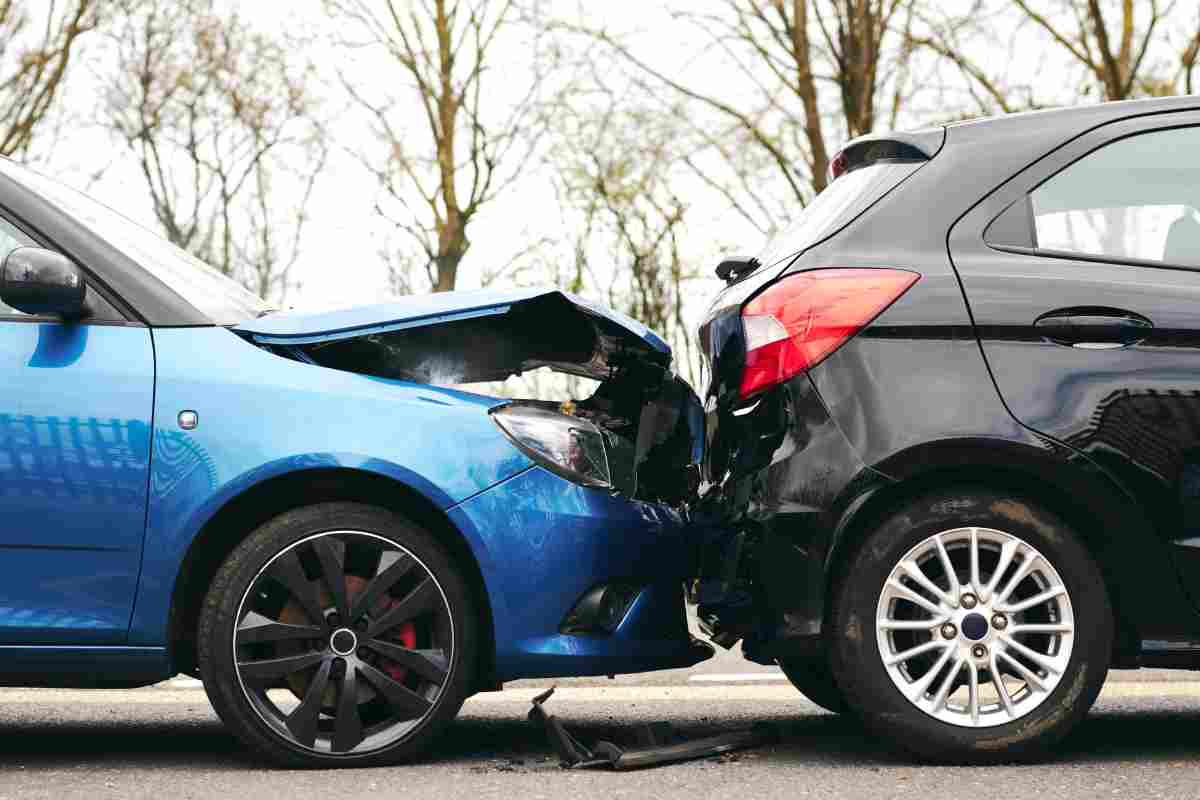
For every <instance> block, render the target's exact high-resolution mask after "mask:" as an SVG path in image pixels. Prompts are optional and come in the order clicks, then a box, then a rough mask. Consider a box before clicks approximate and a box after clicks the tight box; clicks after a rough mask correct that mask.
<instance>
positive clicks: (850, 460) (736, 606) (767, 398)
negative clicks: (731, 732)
mask: <svg viewBox="0 0 1200 800" xmlns="http://www.w3.org/2000/svg"><path fill="white" fill-rule="evenodd" d="M713 422H715V423H717V424H715V425H713V426H712V427H713V429H714V430H715V431H716V432H717V436H718V437H719V441H716V442H714V444H715V445H716V446H718V447H725V446H727V447H728V452H729V462H728V463H729V470H728V471H727V472H726V474H725V478H724V480H723V481H722V482H721V483H720V484H719V486H718V487H717V489H716V491H714V492H713V494H712V495H710V497H709V498H708V499H709V501H710V502H711V503H712V505H711V507H713V508H720V509H721V513H722V516H723V520H724V522H725V525H726V530H727V531H728V536H731V537H736V536H741V539H742V541H743V542H744V543H745V546H742V547H730V546H729V544H728V542H727V541H725V542H720V541H718V542H717V543H714V545H713V548H714V552H710V553H709V554H707V557H706V558H705V559H703V562H704V563H705V564H706V565H708V567H709V573H708V575H706V576H702V578H707V579H708V583H709V590H708V591H707V593H706V596H702V597H701V598H700V599H701V608H700V613H701V618H702V620H703V619H704V618H705V617H706V616H707V617H709V618H710V620H711V621H712V622H713V623H714V627H721V626H722V625H724V626H725V627H727V628H728V627H740V630H739V631H738V632H740V633H741V634H742V637H743V640H744V645H743V649H744V651H745V652H746V654H747V656H749V657H750V658H753V659H755V660H763V661H770V660H773V659H774V658H777V657H779V656H781V655H787V654H788V653H789V652H792V651H803V650H806V649H808V648H810V647H812V646H813V645H815V644H817V640H818V639H819V637H820V635H821V633H822V630H823V622H824V619H825V611H826V597H825V595H826V588H827V586H828V585H829V581H828V571H829V569H830V568H831V566H832V555H833V547H834V544H835V542H837V541H838V539H839V537H840V533H841V530H840V528H841V526H842V525H843V524H844V520H845V519H847V518H848V512H849V511H852V510H853V508H854V507H855V506H857V505H858V504H860V503H861V502H862V500H863V499H864V498H866V497H867V496H868V495H869V494H870V493H871V492H872V491H873V490H875V489H877V488H878V487H880V486H882V485H885V484H887V483H888V480H887V479H886V478H884V477H883V476H882V475H880V474H879V473H877V472H876V471H874V470H872V469H870V468H869V467H867V466H866V465H865V464H864V463H863V462H862V460H861V458H860V457H859V456H858V454H857V453H856V452H855V450H854V448H853V447H852V446H851V445H850V443H849V442H848V441H847V439H846V437H845V436H844V435H843V433H842V431H841V429H840V428H839V427H838V425H837V424H836V423H835V422H834V420H833V419H832V418H831V416H830V414H829V412H828V410H827V409H826V407H825V404H824V403H823V402H822V400H821V397H820V395H819V394H818V393H817V391H816V389H815V388H814V386H813V383H812V381H811V380H810V378H809V377H808V376H807V375H801V376H798V377H796V378H793V379H792V380H790V381H788V382H787V383H785V384H783V385H781V386H779V387H777V388H776V389H773V390H771V391H770V392H767V393H766V394H765V395H763V396H762V397H761V398H760V399H759V400H758V401H757V402H756V403H755V404H754V405H752V406H750V407H749V408H743V409H739V410H738V411H737V412H736V413H735V412H732V411H729V412H724V413H722V414H721V419H719V420H714V421H713ZM717 550H719V551H720V552H715V551H717ZM731 552H732V553H735V554H736V555H735V556H734V557H737V558H738V560H739V564H738V566H737V572H738V575H737V577H738V578H740V579H741V580H740V583H738V582H737V581H720V580H718V578H719V576H718V575H717V574H716V573H717V572H719V570H722V569H724V570H729V569H731V566H730V564H729V563H728V559H729V558H730V557H731V556H730V553H731ZM714 584H719V588H716V589H714V588H713V585H714ZM739 589H740V597H739V596H737V595H738V594H739ZM748 606H749V607H748ZM723 617H724V618H723ZM739 617H741V618H742V619H739ZM743 620H744V621H743ZM751 620H752V621H751Z"/></svg>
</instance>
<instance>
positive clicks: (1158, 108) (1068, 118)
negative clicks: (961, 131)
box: [947, 94, 1200, 128]
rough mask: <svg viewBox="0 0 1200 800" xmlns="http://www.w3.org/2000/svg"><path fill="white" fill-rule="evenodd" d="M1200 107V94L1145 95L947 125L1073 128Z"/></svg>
mask: <svg viewBox="0 0 1200 800" xmlns="http://www.w3.org/2000/svg"><path fill="white" fill-rule="evenodd" d="M1191 109H1200V95H1194V94H1189V95H1176V96H1172V97H1148V98H1143V99H1139V100H1113V101H1108V102H1104V103H1091V104H1088V105H1078V106H1063V107H1059V108H1044V109H1038V110H1035V111H1019V112H1015V113H1012V114H999V115H997V116H993V117H977V118H974V119H965V120H960V121H956V122H951V123H948V124H947V127H952V128H965V127H980V128H990V127H1004V126H1010V125H1011V126H1050V127H1074V126H1076V125H1077V124H1078V123H1080V122H1086V123H1088V124H1089V127H1090V125H1103V124H1104V123H1106V122H1112V121H1115V120H1118V119H1125V118H1127V117H1136V116H1141V115H1143V114H1160V113H1163V112H1168V111H1188V110H1191Z"/></svg>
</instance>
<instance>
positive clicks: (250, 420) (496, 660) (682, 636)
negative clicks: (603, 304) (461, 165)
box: [0, 160, 712, 766]
mask: <svg viewBox="0 0 1200 800" xmlns="http://www.w3.org/2000/svg"><path fill="white" fill-rule="evenodd" d="M0 259H2V264H3V266H2V268H0V381H2V382H3V386H4V389H3V392H2V393H0V683H3V684H4V685H12V686H56V687H64V686H86V687H133V686H140V685H146V684H151V683H154V682H157V681H161V680H163V679H164V678H168V677H170V676H172V675H175V674H177V673H180V672H183V673H188V674H192V675H198V676H199V677H200V678H201V679H202V680H203V681H204V685H205V688H206V690H207V692H208V695H209V697H210V699H211V701H212V703H213V706H214V707H215V708H216V710H217V712H218V713H219V715H220V716H221V718H222V719H223V720H224V722H225V723H226V724H227V725H228V727H229V728H230V729H231V730H232V731H233V732H234V733H235V734H236V735H237V736H239V737H240V738H241V739H242V740H243V741H244V742H245V743H246V744H247V745H249V746H250V747H251V748H253V749H254V750H256V751H257V752H259V753H260V754H262V755H263V756H266V757H268V758H270V759H272V760H274V761H277V762H280V763H283V764H288V765H297V766H337V765H348V764H356V765H357V764H379V763H392V762H396V761H400V760H404V759H407V758H411V757H413V756H415V755H417V754H419V753H421V752H422V750H423V748H425V747H426V746H427V745H428V743H429V742H430V740H431V739H432V737H434V736H435V735H436V734H437V733H438V731H439V730H440V729H442V728H444V727H445V726H446V725H447V724H448V723H449V722H450V721H451V720H452V719H453V717H454V716H455V714H456V713H457V712H458V710H459V708H460V706H461V705H462V703H463V701H464V700H465V699H466V698H467V697H469V696H470V695H471V694H472V693H475V692H479V691H487V690H490V689H496V688H498V687H499V686H500V685H501V684H502V683H503V682H504V681H508V680H512V679H516V678H528V677H543V676H565V675H597V674H611V673H626V672H636V671H643V670H653V669H663V668H671V667H686V666H690V665H692V664H694V663H697V662H698V661H701V660H703V659H704V658H707V657H708V656H710V655H711V654H712V649H711V647H709V646H708V645H705V644H701V643H699V642H697V641H695V640H694V639H693V638H692V637H691V636H690V635H689V634H688V630H687V625H686V621H685V615H684V605H683V581H684V579H685V578H686V577H687V576H688V575H689V574H691V573H692V566H691V560H690V559H691V557H690V555H689V554H690V553H691V551H692V547H691V541H690V539H691V537H692V534H691V533H690V531H691V530H692V528H691V526H690V525H689V523H688V518H687V513H688V511H687V509H688V505H689V502H690V500H691V498H692V497H693V494H694V491H695V486H696V483H697V478H696V476H697V474H698V473H697V465H698V463H699V462H700V460H701V457H702V455H703V438H704V437H703V426H704V422H703V414H702V410H701V408H700V404H699V402H698V400H697V399H696V396H695V394H694V393H693V392H692V391H691V390H690V389H689V388H688V387H687V385H686V384H685V383H683V382H682V381H681V380H679V379H678V378H677V377H675V376H674V374H673V373H672V370H671V353H670V349H669V348H668V347H667V345H666V344H665V343H664V342H663V341H662V340H661V339H660V338H659V337H658V336H656V335H655V334H654V333H652V332H651V331H649V330H648V329H647V328H645V327H644V326H642V325H640V324H638V323H637V322H635V321H633V320H630V319H628V318H625V317H624V316H621V315H619V314H617V313H614V312H613V311H611V310H608V309H604V308H598V307H596V306H593V305H590V304H588V303H586V302H585V301H583V300H581V299H579V298H577V297H573V296H571V295H569V294H565V293H562V292H558V291H554V290H548V291H546V290H514V291H482V292H469V293H451V294H442V295H434V296H429V297H413V298H407V299H405V300H402V301H398V302H395V303H389V304H385V305H378V306H372V307H365V308H356V309H353V310H346V311H336V312H327V313H317V314H305V313H288V312H283V313H281V312H277V311H275V310H273V309H271V308H270V307H268V306H267V305H264V303H263V302H262V301H261V300H259V299H258V298H257V297H254V296H252V295H250V294H249V293H247V292H246V291H244V290H243V289H241V288H240V287H239V286H238V285H236V284H235V283H234V282H233V281H231V280H229V279H227V278H225V277H223V276H222V275H220V274H218V273H217V272H215V271H214V270H212V269H210V268H208V267H207V266H205V265H203V264H201V263H200V262H198V261H197V260H195V259H193V258H192V257H190V256H188V255H187V254H185V253H184V252H183V251H181V250H180V249H178V248H176V247H174V246H173V245H170V244H168V243H167V242H165V241H164V240H162V239H160V238H158V237H157V236H155V235H154V234H152V233H150V232H148V231H147V230H145V229H143V228H141V227H139V226H137V225H135V224H134V223H132V222H130V221H129V220H127V219H126V218H124V217H123V216H121V215H120V214H117V213H115V212H113V211H111V210H110V209H108V208H106V207H105V206H103V205H101V204H99V203H97V202H95V201H93V200H91V199H89V198H88V197H86V196H85V195H82V194H80V193H78V192H75V191H74V190H72V189H69V188H67V187H65V186H63V185H61V184H59V183H57V182H55V181H52V180H50V179H47V178H45V177H43V176H41V175H38V174H36V173H33V172H31V171H29V170H27V169H25V168H22V167H19V166H18V165H15V164H12V163H9V162H7V161H2V160H0ZM540 367H549V368H551V369H552V370H556V371H559V372H563V373H567V374H569V375H576V376H582V377H585V378H590V379H593V380H594V381H597V382H598V388H596V389H595V391H594V393H592V394H591V395H590V396H589V397H587V398H585V399H580V400H577V401H568V402H564V403H556V402H540V401H534V400H501V399H496V398H493V397H487V396H481V395H479V394H473V393H468V392H464V391H459V390H455V389H453V388H446V387H447V386H448V385H460V384H470V383H477V382H485V381H494V380H498V379H502V378H505V377H507V376H510V375H514V374H518V373H521V372H524V371H526V370H532V369H536V368H540Z"/></svg>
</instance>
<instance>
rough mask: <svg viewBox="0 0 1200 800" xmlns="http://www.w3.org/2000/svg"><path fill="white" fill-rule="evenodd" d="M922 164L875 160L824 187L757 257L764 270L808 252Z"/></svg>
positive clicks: (912, 161)
mask: <svg viewBox="0 0 1200 800" xmlns="http://www.w3.org/2000/svg"><path fill="white" fill-rule="evenodd" d="M924 163H925V162H923V161H914V160H907V159H906V160H897V161H877V162H875V163H874V164H867V165H865V166H861V167H859V168H857V169H854V170H851V171H850V172H847V173H846V174H845V175H842V176H841V177H840V178H838V179H837V180H835V181H833V183H831V184H829V185H828V186H827V187H825V190H824V191H822V192H821V193H820V194H818V195H817V196H816V197H815V198H814V199H813V201H812V202H811V203H809V204H808V205H807V206H806V207H805V208H804V210H803V211H801V212H800V216H798V217H796V219H795V221H793V222H792V224H791V225H789V226H788V228H787V229H786V230H784V231H783V232H782V233H780V234H778V235H777V236H775V237H774V238H772V239H771V240H770V241H769V242H767V246H766V248H765V249H764V250H763V251H762V253H761V254H760V255H759V256H758V261H759V263H761V264H762V265H763V266H764V267H769V266H771V265H773V264H777V263H779V262H780V261H783V260H784V259H787V258H791V257H792V256H795V255H796V254H797V253H799V252H800V251H802V250H807V249H808V248H809V247H812V246H813V245H814V244H816V243H817V242H819V241H821V240H822V239H824V238H825V237H827V236H828V235H829V234H831V233H834V232H835V231H837V230H838V229H840V228H842V227H844V226H845V225H846V224H847V223H849V222H850V221H852V220H853V219H854V218H855V217H857V216H858V215H859V214H861V213H862V212H864V211H866V210H867V207H868V206H870V205H871V204H872V203H874V202H875V201H876V200H878V199H879V198H881V197H883V196H884V195H885V194H887V193H888V192H889V191H891V190H892V189H893V188H894V187H895V186H896V185H897V184H899V183H900V181H902V180H904V179H905V178H907V177H908V176H909V175H911V174H913V173H914V172H916V171H917V170H918V169H920V168H921V166H922V164H924Z"/></svg>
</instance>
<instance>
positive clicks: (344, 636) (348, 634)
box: [329, 628, 358, 656]
mask: <svg viewBox="0 0 1200 800" xmlns="http://www.w3.org/2000/svg"><path fill="white" fill-rule="evenodd" d="M329 649H330V650H332V651H333V652H335V653H337V654H338V655H339V656H348V655H350V654H351V653H353V652H354V651H355V650H357V649H358V637H357V636H355V635H354V631H352V630H350V629H349V628H339V629H338V630H336V631H334V632H333V636H331V637H329Z"/></svg>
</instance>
